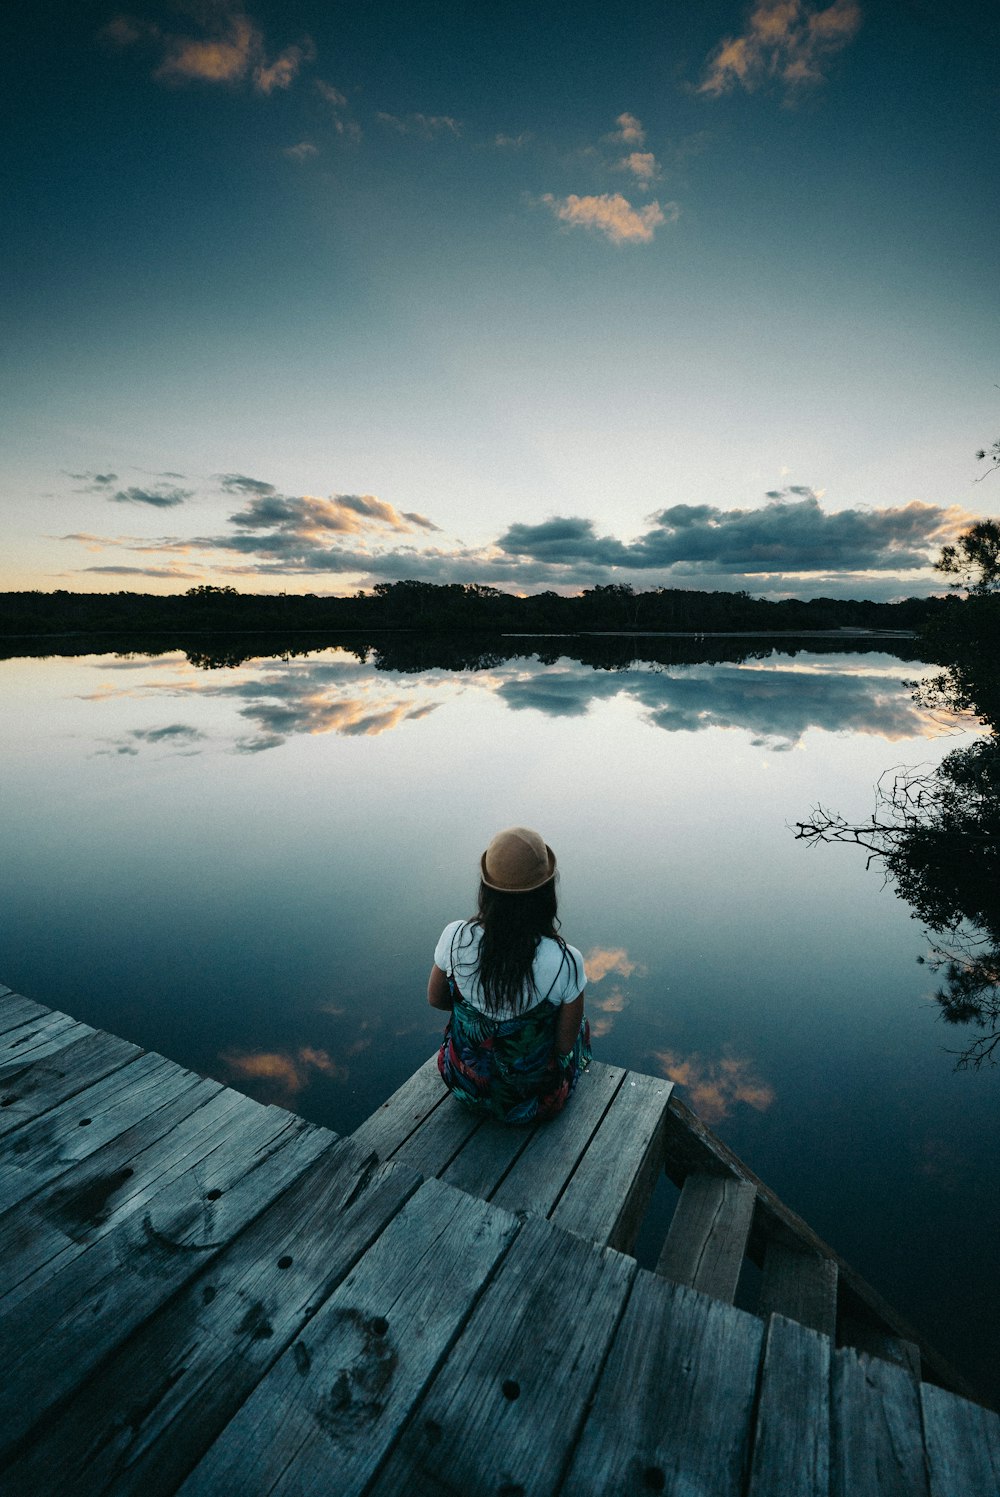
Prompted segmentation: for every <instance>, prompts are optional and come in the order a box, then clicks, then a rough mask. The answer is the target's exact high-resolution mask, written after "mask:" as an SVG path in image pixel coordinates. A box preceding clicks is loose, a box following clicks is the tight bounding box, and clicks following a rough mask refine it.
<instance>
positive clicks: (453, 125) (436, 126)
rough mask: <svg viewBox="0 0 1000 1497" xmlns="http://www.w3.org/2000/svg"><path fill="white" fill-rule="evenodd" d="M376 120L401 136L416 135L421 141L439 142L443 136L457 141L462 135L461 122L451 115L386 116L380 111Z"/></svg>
mask: <svg viewBox="0 0 1000 1497" xmlns="http://www.w3.org/2000/svg"><path fill="white" fill-rule="evenodd" d="M375 118H376V119H377V120H378V122H379V124H380V125H385V126H386V127H387V128H388V129H390V130H395V131H396V132H397V133H398V134H399V135H414V136H417V137H418V138H419V139H420V140H437V139H439V138H440V137H441V136H442V135H450V136H452V137H453V138H455V139H457V138H458V137H459V136H460V135H461V133H462V125H461V122H460V121H459V120H456V119H453V118H452V117H451V115H450V114H407V115H398V114H386V113H384V112H383V111H381V110H380V111H379V113H378V114H376V116H375Z"/></svg>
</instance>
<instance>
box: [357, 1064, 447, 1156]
mask: <svg viewBox="0 0 1000 1497" xmlns="http://www.w3.org/2000/svg"><path fill="white" fill-rule="evenodd" d="M447 1097H448V1093H447V1091H446V1090H445V1086H444V1082H443V1081H442V1080H441V1076H440V1074H439V1072H438V1068H437V1052H435V1053H434V1054H433V1055H432V1056H430V1058H429V1059H428V1060H426V1061H425V1062H424V1064H423V1065H422V1066H421V1067H420V1068H419V1070H417V1071H414V1073H413V1075H412V1076H410V1077H408V1078H407V1080H406V1081H404V1082H403V1085H402V1086H401V1087H399V1089H398V1090H397V1091H394V1092H393V1094H392V1096H391V1097H389V1098H388V1099H387V1100H386V1101H385V1102H383V1103H382V1106H381V1107H379V1108H378V1109H377V1110H376V1111H375V1112H373V1113H372V1115H371V1117H369V1118H366V1119H365V1121H364V1122H363V1123H362V1124H361V1126H360V1127H358V1128H356V1129H355V1130H354V1132H353V1133H352V1134H351V1137H352V1139H353V1140H354V1142H355V1144H356V1145H357V1147H358V1148H359V1149H361V1151H362V1152H363V1153H365V1154H369V1153H371V1154H375V1155H377V1156H378V1158H379V1159H390V1158H391V1157H392V1155H393V1154H395V1152H396V1150H397V1149H399V1148H400V1147H401V1146H402V1145H403V1144H404V1143H405V1142H406V1140H407V1139H408V1138H409V1136H410V1134H411V1133H414V1132H415V1131H416V1129H417V1128H419V1127H420V1125H421V1123H422V1122H423V1121H424V1119H425V1118H427V1117H429V1116H430V1114H431V1113H432V1112H433V1111H434V1110H435V1108H437V1107H440V1105H441V1103H442V1102H444V1101H445V1100H446V1099H447Z"/></svg>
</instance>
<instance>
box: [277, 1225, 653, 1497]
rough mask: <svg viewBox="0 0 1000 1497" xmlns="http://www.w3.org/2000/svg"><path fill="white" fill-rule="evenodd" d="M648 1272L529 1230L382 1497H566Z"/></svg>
mask: <svg viewBox="0 0 1000 1497" xmlns="http://www.w3.org/2000/svg"><path fill="white" fill-rule="evenodd" d="M636 1272H637V1270H636V1266H635V1263H634V1262H633V1260H632V1259H630V1258H626V1257H624V1256H623V1255H622V1254H620V1253H616V1252H614V1251H613V1250H612V1249H610V1248H600V1247H598V1246H597V1245H596V1244H594V1243H591V1242H586V1241H585V1240H584V1239H583V1238H580V1237H576V1236H573V1235H571V1234H569V1233H564V1232H561V1231H559V1229H558V1228H555V1227H553V1226H552V1225H551V1223H548V1222H545V1221H542V1220H540V1219H538V1218H537V1217H535V1218H531V1219H529V1220H528V1221H527V1222H526V1223H525V1226H524V1228H523V1230H522V1232H521V1234H520V1236H519V1237H518V1239H517V1241H516V1242H515V1243H514V1245H513V1247H512V1248H511V1250H510V1252H509V1253H508V1255H507V1257H506V1258H505V1259H504V1262H503V1264H502V1265H501V1267H500V1271H499V1272H498V1274H497V1276H496V1278H495V1279H494V1281H493V1283H492V1284H491V1285H490V1287H489V1289H488V1290H487V1292H486V1294H485V1295H484V1296H483V1298H482V1300H481V1301H480V1303H479V1305H478V1306H477V1307H476V1310H475V1312H474V1313H473V1315H472V1317H471V1319H470V1321H469V1323H468V1325H467V1326H466V1328H465V1330H464V1331H463V1333H462V1335H461V1336H460V1337H459V1339H458V1341H457V1342H456V1344H455V1346H454V1347H453V1349H452V1351H451V1353H450V1355H449V1357H448V1360H447V1361H446V1362H445V1364H444V1366H443V1367H442V1368H441V1371H440V1372H439V1373H438V1375H437V1377H436V1378H435V1379H434V1381H433V1383H432V1384H431V1387H430V1388H429V1390H428V1392H427V1395H426V1397H425V1398H424V1400H423V1402H422V1403H421V1405H420V1406H419V1408H418V1409H417V1410H416V1412H415V1414H414V1417H413V1419H412V1420H411V1421H410V1423H409V1424H408V1426H407V1428H406V1430H405V1431H404V1433H403V1436H402V1439H401V1440H400V1443H399V1445H398V1446H397V1447H396V1449H395V1450H394V1451H393V1454H392V1455H391V1456H390V1458H389V1460H388V1462H387V1463H386V1465H385V1467H384V1469H383V1470H382V1471H381V1472H380V1473H379V1475H378V1477H377V1479H376V1481H375V1482H374V1483H373V1485H372V1487H371V1494H372V1497H376V1494H377V1497H399V1493H401V1492H405V1493H406V1494H407V1497H419V1494H425V1493H435V1494H438V1493H440V1492H441V1491H442V1490H445V1491H448V1492H454V1493H459V1492H461V1493H465V1492H468V1493H480V1492H483V1493H485V1492H491V1493H500V1492H503V1493H515V1492H516V1493H518V1494H519V1497H541V1494H543V1493H545V1494H548V1493H551V1492H552V1491H554V1490H555V1487H556V1485H557V1483H558V1481H559V1477H560V1474H561V1472H562V1471H563V1469H564V1468H565V1465H566V1463H567V1460H568V1459H569V1456H570V1453H571V1451H572V1448H573V1442H574V1439H575V1437H576V1433H577V1430H578V1429H579V1427H580V1424H581V1422H582V1420H583V1416H584V1412H585V1410H586V1408H587V1404H588V1401H589V1399H590V1396H591V1394H592V1391H593V1388H594V1385H595V1382H596V1380H597V1376H598V1373H599V1371H600V1368H601V1364H602V1362H603V1360H604V1357H605V1353H606V1350H607V1347H608V1344H609V1342H610V1340H611V1337H612V1335H613V1333H614V1330H615V1328H616V1326H617V1324H618V1321H619V1318H620V1316H621V1311H622V1305H623V1304H624V1301H625V1299H626V1297H627V1295H628V1292H629V1287H630V1285H631V1283H632V1280H633V1278H634V1276H635V1274H636ZM296 1490H299V1488H296ZM309 1490H310V1491H313V1490H314V1491H316V1492H319V1491H320V1490H322V1488H321V1487H320V1485H319V1483H317V1484H316V1486H315V1487H310V1488H309ZM570 1490H571V1491H572V1490H574V1489H573V1488H572V1487H571V1488H570ZM607 1490H613V1489H612V1488H608V1489H607Z"/></svg>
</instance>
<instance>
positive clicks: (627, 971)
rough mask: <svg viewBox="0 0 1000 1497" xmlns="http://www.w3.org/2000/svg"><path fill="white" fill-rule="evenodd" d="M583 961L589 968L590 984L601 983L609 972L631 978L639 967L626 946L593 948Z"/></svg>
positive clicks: (588, 978)
mask: <svg viewBox="0 0 1000 1497" xmlns="http://www.w3.org/2000/svg"><path fill="white" fill-rule="evenodd" d="M583 961H584V965H585V966H586V968H587V981H588V982H600V981H601V980H602V979H603V978H605V977H607V975H608V973H609V972H618V973H619V974H620V975H621V976H622V977H631V976H632V973H633V972H634V971H635V970H636V965H637V964H636V963H635V962H633V961H632V960H631V958H630V957H629V954H628V952H627V951H626V950H625V947H624V946H615V947H610V946H592V947H591V948H590V950H589V951H588V952H587V954H586V956H585V957H584V959H583Z"/></svg>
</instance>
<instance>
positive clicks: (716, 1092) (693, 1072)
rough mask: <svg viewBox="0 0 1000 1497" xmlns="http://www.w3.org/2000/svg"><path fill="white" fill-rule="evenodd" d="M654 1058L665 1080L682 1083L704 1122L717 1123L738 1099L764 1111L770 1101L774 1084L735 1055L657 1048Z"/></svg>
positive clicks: (727, 1114) (746, 1061) (728, 1112)
mask: <svg viewBox="0 0 1000 1497" xmlns="http://www.w3.org/2000/svg"><path fill="white" fill-rule="evenodd" d="M654 1059H655V1061H656V1063H657V1065H658V1066H659V1068H660V1072H661V1074H662V1075H664V1076H665V1077H666V1078H667V1080H668V1081H672V1082H674V1083H675V1085H677V1086H683V1087H684V1088H685V1090H686V1091H687V1093H688V1099H689V1101H690V1103H691V1106H692V1108H693V1109H694V1111H695V1112H696V1113H697V1114H698V1116H699V1117H700V1118H702V1119H704V1121H705V1122H706V1123H720V1122H721V1121H722V1119H723V1118H727V1117H728V1116H729V1114H730V1113H731V1112H732V1110H733V1108H734V1107H735V1106H736V1103H737V1102H743V1103H745V1104H746V1106H747V1107H753V1108H755V1109H756V1111H757V1112H766V1111H767V1109H768V1108H769V1107H770V1106H771V1105H772V1104H773V1102H774V1098H775V1093H774V1088H773V1086H771V1085H769V1083H768V1082H766V1081H763V1080H761V1078H760V1076H758V1074H757V1071H756V1069H755V1068H754V1064H753V1061H751V1060H748V1059H746V1058H745V1057H740V1056H735V1055H723V1056H722V1057H720V1059H719V1060H706V1059H705V1058H704V1057H703V1056H701V1055H697V1054H692V1055H687V1056H684V1055H681V1054H679V1052H678V1051H676V1050H657V1051H655V1052H654Z"/></svg>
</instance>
